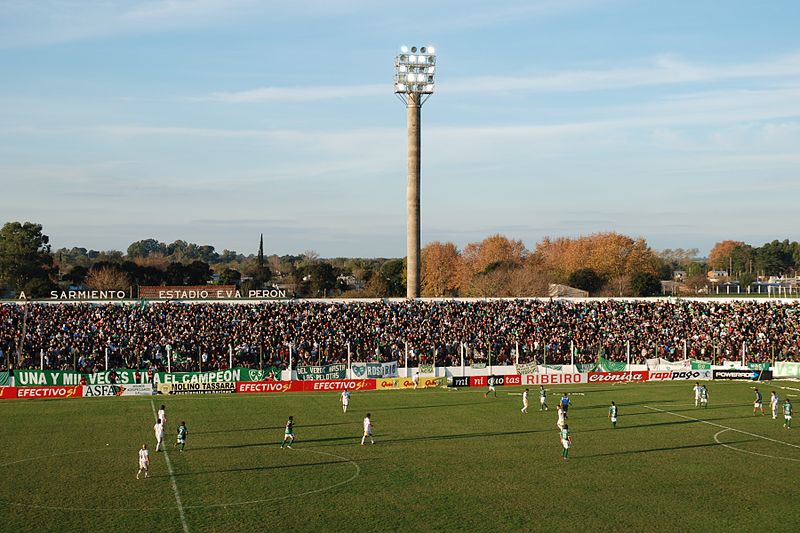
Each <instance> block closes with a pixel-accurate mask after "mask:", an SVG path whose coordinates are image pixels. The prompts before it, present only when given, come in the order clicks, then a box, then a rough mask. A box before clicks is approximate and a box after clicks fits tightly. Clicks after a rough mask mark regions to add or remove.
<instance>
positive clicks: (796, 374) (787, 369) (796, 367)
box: [773, 361, 800, 378]
mask: <svg viewBox="0 0 800 533" xmlns="http://www.w3.org/2000/svg"><path fill="white" fill-rule="evenodd" d="M773 375H774V376H775V377H776V378H800V363H785V362H781V361H779V362H777V363H775V369H774V371H773Z"/></svg>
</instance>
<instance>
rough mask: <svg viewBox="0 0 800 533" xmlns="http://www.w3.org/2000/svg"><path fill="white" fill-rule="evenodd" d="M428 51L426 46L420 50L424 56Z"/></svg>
mask: <svg viewBox="0 0 800 533" xmlns="http://www.w3.org/2000/svg"><path fill="white" fill-rule="evenodd" d="M426 50H427V48H425V47H424V46H423V47H422V48H420V49H419V51H420V52H422V53H423V54H424V53H425V51H426Z"/></svg>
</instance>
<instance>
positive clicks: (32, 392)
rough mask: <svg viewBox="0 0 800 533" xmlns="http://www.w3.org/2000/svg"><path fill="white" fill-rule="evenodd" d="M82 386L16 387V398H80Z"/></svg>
mask: <svg viewBox="0 0 800 533" xmlns="http://www.w3.org/2000/svg"><path fill="white" fill-rule="evenodd" d="M82 393H83V387H81V386H80V385H79V386H76V387H18V388H17V398H80V397H81V395H82Z"/></svg>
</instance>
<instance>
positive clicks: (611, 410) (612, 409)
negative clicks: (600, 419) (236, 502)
mask: <svg viewBox="0 0 800 533" xmlns="http://www.w3.org/2000/svg"><path fill="white" fill-rule="evenodd" d="M608 415H609V416H610V417H611V418H617V406H616V405H612V406H611V407H609V408H608Z"/></svg>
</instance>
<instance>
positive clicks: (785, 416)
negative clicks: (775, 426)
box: [783, 415, 792, 420]
mask: <svg viewBox="0 0 800 533" xmlns="http://www.w3.org/2000/svg"><path fill="white" fill-rule="evenodd" d="M783 418H784V419H785V420H791V419H792V415H783Z"/></svg>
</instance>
